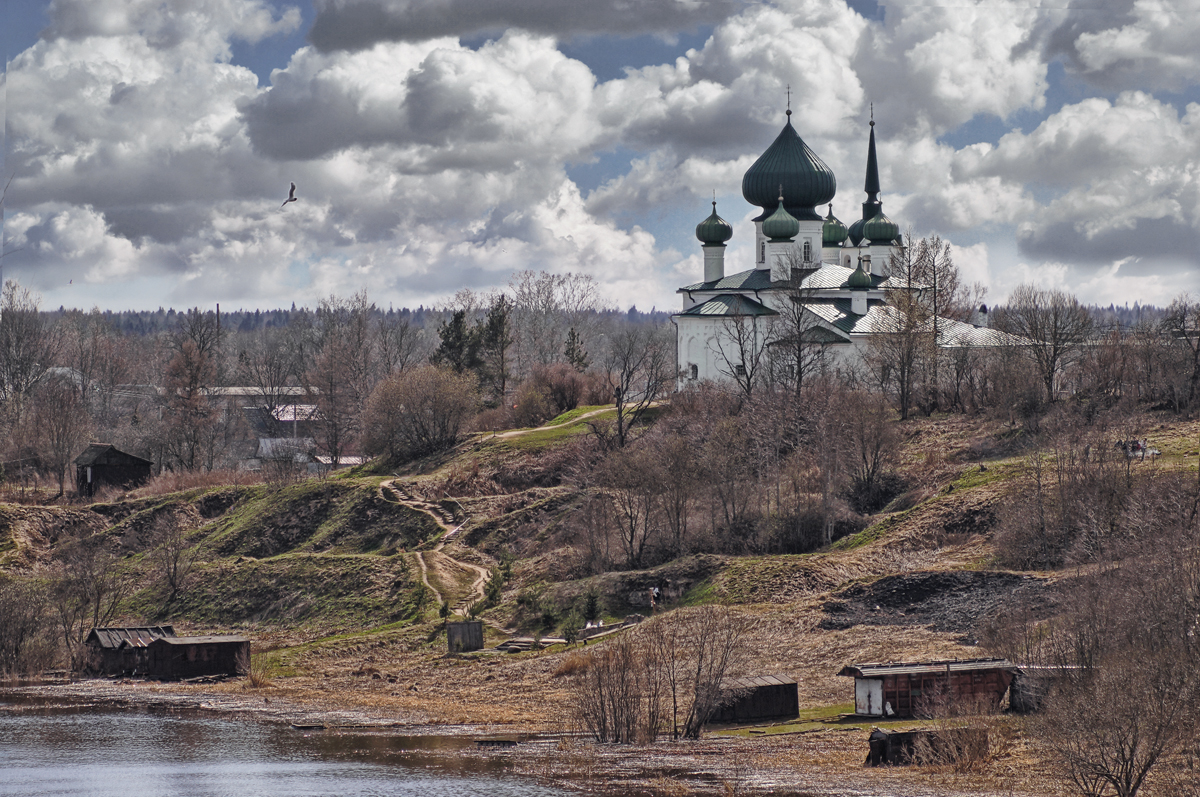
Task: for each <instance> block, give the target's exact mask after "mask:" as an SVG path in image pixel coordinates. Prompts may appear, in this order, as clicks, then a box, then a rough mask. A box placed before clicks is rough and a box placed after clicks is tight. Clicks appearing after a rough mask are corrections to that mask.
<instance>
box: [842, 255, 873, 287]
mask: <svg viewBox="0 0 1200 797" xmlns="http://www.w3.org/2000/svg"><path fill="white" fill-rule="evenodd" d="M846 284H847V285H848V286H849V287H850V290H852V291H865V290H867V289H868V288H870V287H871V275H870V274H868V273H867V272H865V271H863V265H862V259H861V258H859V261H858V268H856V269H854V273H853V274H851V275H850V278H849V279H847V280H846Z"/></svg>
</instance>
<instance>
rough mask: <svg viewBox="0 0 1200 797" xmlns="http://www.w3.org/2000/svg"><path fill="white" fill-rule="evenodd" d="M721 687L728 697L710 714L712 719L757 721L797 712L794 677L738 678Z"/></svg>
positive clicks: (797, 696)
mask: <svg viewBox="0 0 1200 797" xmlns="http://www.w3.org/2000/svg"><path fill="white" fill-rule="evenodd" d="M721 687H722V691H724V692H725V693H726V695H727V696H728V697H727V699H726V701H725V702H724V703H723V705H721V707H720V708H718V709H717V711H716V713H715V714H714V715H713V722H758V721H760V720H769V719H781V718H784V717H795V716H797V715H798V714H799V713H800V695H799V691H798V690H797V687H796V680H795V679H794V678H788V677H787V676H786V675H759V676H755V677H752V678H737V679H734V680H730V681H726V682H725V683H723V684H721Z"/></svg>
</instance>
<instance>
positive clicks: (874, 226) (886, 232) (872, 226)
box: [862, 210, 900, 243]
mask: <svg viewBox="0 0 1200 797" xmlns="http://www.w3.org/2000/svg"><path fill="white" fill-rule="evenodd" d="M862 235H863V237H864V238H866V239H867V240H868V241H870V242H871V243H890V242H892V241H894V240H896V239H897V238H899V237H900V227H899V225H897V224H896V222H894V221H892V220H891V219H889V218H888V217H887V216H885V215H883V211H882V210H880V211H879V212H878V213H876V214H875V217H874V218H873V219H871V220H870V221H868V222H866V223H865V224H863V226H862Z"/></svg>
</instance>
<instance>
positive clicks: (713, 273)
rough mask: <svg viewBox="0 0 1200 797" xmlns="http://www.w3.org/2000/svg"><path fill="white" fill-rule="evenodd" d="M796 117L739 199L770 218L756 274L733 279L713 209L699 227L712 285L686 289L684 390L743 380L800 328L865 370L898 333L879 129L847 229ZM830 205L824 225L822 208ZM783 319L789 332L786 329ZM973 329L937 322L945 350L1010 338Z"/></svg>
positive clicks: (828, 353) (894, 232)
mask: <svg viewBox="0 0 1200 797" xmlns="http://www.w3.org/2000/svg"><path fill="white" fill-rule="evenodd" d="M791 115H792V112H791V110H788V111H787V116H788V119H787V122H786V124H785V125H784V127H783V130H782V131H781V132H780V133H779V136H778V137H777V138H776V139H775V141H774V143H772V144H771V146H770V147H768V148H767V150H766V152H764V153H763V154H762V156H761V157H759V159H758V160H756V161H755V162H754V164H753V165H752V166H751V167H750V169H749V170H748V171H747V172H746V174H745V176H744V177H743V178H742V196H743V197H745V198H746V201H747V202H749V203H750V204H751V205H755V206H757V207H759V208H761V210H762V212H761V213H760V214H759V215H757V216H756V217H755V218H754V233H755V244H754V256H755V263H754V267H753V268H751V269H748V270H745V271H739V272H737V273H734V274H729V275H726V273H725V242H726V241H728V240H729V239H730V238H732V237H733V227H732V226H731V225H730V224H729V223H728V222H727V221H725V220H724V219H722V218H721V217H720V216H718V215H717V209H716V208H717V203H716V202H715V201H714V202H713V212H712V215H710V216H709V217H708V218H707V219H705V220H704V221H702V222H701V223H700V224H699V225H697V227H696V237H697V238H698V239H699V240H700V243H701V244H702V250H703V252H704V279H703V281H701V282H697V283H694V284H692V285H686V286H684V287H682V288H680V289H679V291H678V293H680V294H681V295H682V297H683V309H682V312H680V313H678V314H676V315H674V316H673V317H672V319H673V320H674V321H675V325H676V329H677V338H676V344H677V348H678V351H677V356H678V360H677V362H678V363H679V371H680V381H681V382H687V381H689V380H697V379H712V380H716V381H724V380H731V379H739V378H741V379H745V378H746V369H747V368H751V369H753V368H755V367H760V366H761V362H760V361H765V360H766V359H767V357H768V356H769V353H770V351H771V348H770V347H771V346H772V344H774V343H778V342H779V339H778V338H779V336H780V335H781V334H787V332H788V331H789V329H790V330H795V329H803V338H804V339H805V340H807V341H808V343H809V344H810V345H811V346H812V347H813V348H814V349H816V350H818V351H819V354H820V356H821V358H822V359H823V360H824V361H825V362H827V363H847V364H854V363H858V362H861V360H862V356H863V350H864V348H865V346H866V345H867V343H868V341H869V340H870V339H871V337H872V335H875V334H881V333H884V332H885V331H886V330H887V329H889V328H894V326H895V325H894V322H893V319H894V318H895V316H894V315H892V314H893V313H894V312H895V311H894V310H892V308H890V307H889V306H888V305H887V296H888V292H889V291H892V290H897V289H899V288H900V286H899V285H894V284H892V281H891V280H890V277H891V274H890V273H889V269H890V263H891V260H892V256H893V255H894V254H901V253H902V247H903V241H902V239H901V235H900V228H899V227H898V226H897V225H896V223H895V222H893V221H892V220H891V219H889V218H888V217H887V216H886V215H885V214H884V212H883V203H882V202H881V201H880V199H879V194H880V185H879V163H878V159H877V156H876V152H875V122H874V121H873V120H872V121H871V133H870V142H869V144H868V148H867V170H866V171H867V174H866V184H865V186H864V190H865V191H866V195H867V196H866V201H864V202H863V203H862V217H861V218H860V219H858V220H856V221H855V222H854V223H853V224H851V225H850V226H849V228H847V227H846V226H845V225H844V224H843V223H842V222H840V221H839V220H838V219H837V218H835V217H834V215H833V206H832V204H830V203H831V202H832V200H833V197H834V195H835V194H836V193H837V181H836V179H835V178H834V174H833V171H832V170H831V169H830V168H829V167H828V166H827V165H826V164H825V163H824V161H822V160H821V159H820V158H819V157H818V156H817V154H816V153H815V152H813V151H812V149H810V148H809V147H808V145H807V144H805V143H804V141H803V139H801V138H800V136H799V134H797V133H796V130H795V128H793V127H792V120H791ZM826 205H828V206H829V212H828V214H827V215H826V216H824V217H822V216H821V215H820V213H818V212H817V208H818V207H824V206H826ZM906 287H908V288H909V289H912V288H913V287H916V286H912V285H908V286H906ZM796 302H802V311H801V312H799V313H797V311H796V309H795V308H794V307H788V303H796ZM784 317H787V318H788V319H789V320H791V321H792V323H791V324H783V323H781V321H782V320H783V318H784ZM798 318H799V320H800V321H801V323H796V321H797V319H798ZM976 320H980V321H981V323H980V324H978V325H974V324H964V323H961V322H958V321H954V320H951V319H939V324H938V327H937V328H938V337H939V340H938V344H939V345H940V346H961V345H969V346H994V345H997V343H999V342H1000V340H999V338H1002V337H1006V336H1003V335H1001V334H1000V333H998V332H996V331H994V330H992V329H989V328H988V327H987V325H986V317H985V316H984V317H978V316H977V319H976ZM739 358H742V359H749V360H754V362H753V363H751V362H745V363H743V362H739V361H738V360H739ZM750 376H751V377H753V376H754V375H753V374H751V375H750Z"/></svg>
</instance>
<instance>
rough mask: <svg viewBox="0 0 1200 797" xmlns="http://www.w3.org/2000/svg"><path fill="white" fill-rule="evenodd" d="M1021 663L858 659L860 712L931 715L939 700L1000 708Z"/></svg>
mask: <svg viewBox="0 0 1200 797" xmlns="http://www.w3.org/2000/svg"><path fill="white" fill-rule="evenodd" d="M1016 671H1017V668H1016V666H1015V665H1013V664H1011V663H1010V662H1009V661H1008V660H1006V659H954V660H950V661H927V662H907V663H905V662H900V663H897V662H889V663H886V664H852V665H848V666H846V667H843V668H842V671H841V672H839V673H838V675H841V676H845V677H853V678H854V713H855V714H858V715H861V716H865V717H917V716H928V715H930V714H931V713H933V711H934V710H935V709H936V708H937V707H938V705H939V703H945V702H949V703H957V704H962V703H963V702H972V703H973V704H977V705H978V706H979V707H980V708H984V707H987V708H992V709H995V708H998V707H999V706H1000V702H1001V700H1003V699H1004V694H1005V693H1006V692H1007V691H1008V687H1009V685H1011V684H1012V681H1013V676H1014V675H1015V674H1016Z"/></svg>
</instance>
